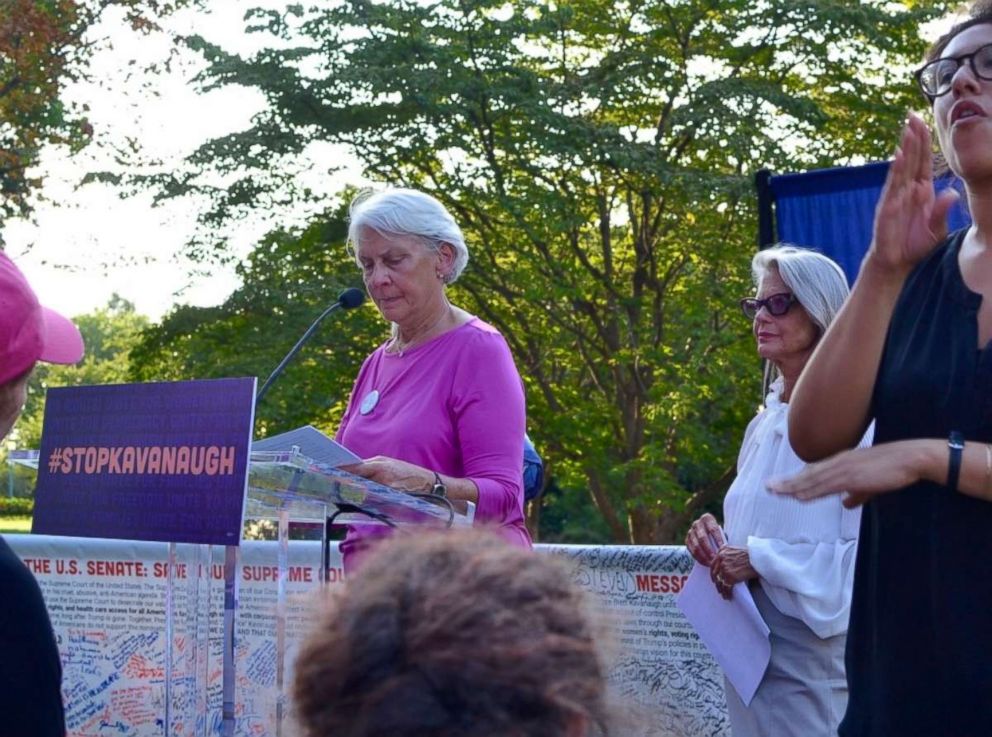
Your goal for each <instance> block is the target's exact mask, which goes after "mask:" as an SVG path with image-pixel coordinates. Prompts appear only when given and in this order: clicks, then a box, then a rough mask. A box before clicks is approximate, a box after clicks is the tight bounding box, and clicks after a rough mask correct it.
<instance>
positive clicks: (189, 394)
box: [31, 378, 255, 545]
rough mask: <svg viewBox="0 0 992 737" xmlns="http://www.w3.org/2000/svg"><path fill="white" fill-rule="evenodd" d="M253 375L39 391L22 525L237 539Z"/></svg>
mask: <svg viewBox="0 0 992 737" xmlns="http://www.w3.org/2000/svg"><path fill="white" fill-rule="evenodd" d="M254 397H255V379H254V378H244V379H213V380H208V381H181V382H174V383H161V384H120V385H108V386H80V387H67V388H57V389H49V390H48V396H47V398H46V401H45V425H44V431H43V433H42V438H41V456H40V458H39V462H38V487H37V490H36V492H35V508H34V523H33V526H32V530H31V531H32V532H33V533H36V534H44V535H72V536H76V537H107V538H119V539H126V540H156V541H160V542H185V543H209V544H214V545H237V544H238V543H239V542H240V539H241V524H242V520H243V517H244V502H245V490H246V487H247V483H248V452H249V447H250V443H251V434H252V422H253V416H254V409H255V401H254Z"/></svg>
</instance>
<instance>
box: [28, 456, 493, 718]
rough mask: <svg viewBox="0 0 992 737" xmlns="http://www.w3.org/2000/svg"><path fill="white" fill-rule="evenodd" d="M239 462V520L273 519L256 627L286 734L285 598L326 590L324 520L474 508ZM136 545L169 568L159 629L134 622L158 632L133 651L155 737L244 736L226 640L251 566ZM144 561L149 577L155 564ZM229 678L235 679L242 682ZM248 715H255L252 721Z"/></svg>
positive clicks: (302, 470)
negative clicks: (264, 633) (314, 539)
mask: <svg viewBox="0 0 992 737" xmlns="http://www.w3.org/2000/svg"><path fill="white" fill-rule="evenodd" d="M11 461H12V462H15V463H17V464H18V465H21V466H25V467H28V468H34V469H37V467H38V465H39V453H38V452H37V451H31V452H25V453H16V454H12V458H11ZM248 461H249V462H248V473H247V485H246V487H245V488H246V492H245V493H244V495H243V501H244V508H245V511H244V519H245V522H246V523H248V524H249V525H250V524H251V523H252V522H255V521H258V520H265V521H266V522H267V523H270V524H271V523H274V524H272V527H273V528H274V529H275V531H276V541H275V542H274V543H265V545H267V546H271V545H275V551H273V552H274V553H275V561H274V563H275V566H274V567H275V571H274V574H275V575H274V578H269V579H268V581H267V583H265V584H264V586H263V588H267V590H268V591H269V592H271V591H272V590H273V589H275V596H274V598H272V599H269V600H268V602H269V603H267V604H266V605H265V616H264V618H263V621H264V622H265V625H264V627H265V629H266V630H269V628H270V627H271V633H272V640H273V643H272V650H273V651H274V653H275V660H274V664H273V665H274V667H273V669H272V670H269V671H268V672H267V679H266V680H265V684H266V685H265V686H264V687H263V691H262V695H263V696H264V699H263V700H264V701H265V702H266V709H265V714H264V719H265V721H266V722H267V723H270V725H271V726H270V727H269V728H268V729H267V730H266V732H267V733H268V734H274V735H279V734H285V733H287V731H288V726H284V722H286V717H287V713H288V709H289V696H288V693H289V687H290V685H291V684H290V683H289V672H288V666H289V665H290V664H291V662H292V660H291V659H292V657H293V650H294V649H295V644H294V642H295V641H294V640H293V639H292V632H293V631H294V630H296V629H299V625H298V624H296V623H295V620H291V617H294V616H296V611H297V608H298V605H299V601H298V600H297V599H296V598H295V596H296V594H294V591H295V592H299V591H300V589H301V588H306V587H312V588H313V590H314V591H316V590H318V587H322V586H327V585H329V584H330V583H332V579H330V578H329V576H328V570H329V564H330V562H331V556H330V551H331V548H330V544H331V543H330V539H329V536H328V520H329V519H331V520H332V521H333V523H334V524H352V523H355V524H380V525H381V524H387V525H388V524H392V525H394V526H396V527H400V528H409V529H411V530H412V529H413V528H418V529H419V528H425V527H426V528H444V527H447V526H453V527H463V526H468V525H471V523H472V516H473V512H474V509H473V508H472V507H471V505H457V504H456V507H455V508H451V509H449V508H448V507H447V506H445V505H439V504H437V503H436V502H432V501H430V500H427V499H422V498H418V497H415V496H411V495H409V494H405V493H402V492H399V491H397V490H395V489H390V488H388V487H385V486H382V485H381V484H376V483H374V482H370V481H367V480H365V479H362V478H360V477H357V476H354V475H352V474H348V473H346V472H344V471H341V470H339V469H337V468H334V467H330V466H326V465H324V464H321V463H318V462H315V461H313V460H312V459H310V458H308V457H306V456H304V455H303V454H302V453H300V452H299V451H297V450H293V449H291V450H290V451H287V452H253V453H250V454H249V458H248ZM459 506H460V508H459ZM296 523H306V524H308V525H313V526H315V527H316V526H319V529H320V537H321V539H322V543H323V544H322V545H321V546H320V548H319V557H320V564H319V568H318V567H317V564H316V563H317V557H318V549H317V546H316V545H314V546H312V547H309V548H308V550H307V552H306V557H305V560H306V561H312V563H310V562H308V563H307V565H313V567H314V568H316V569H317V570H315V571H314V573H315V574H316V575H315V576H314V578H313V580H314V581H317V583H316V584H310V583H303V584H301V582H300V581H299V580H298V579H297V580H295V581H294V579H293V578H292V577H291V570H292V568H293V563H294V560H295V561H296V562H297V563H299V562H300V560H301V558H300V553H299V550H297V551H295V552H292V553H291V551H290V546H289V539H290V530H291V527H292V526H293V525H294V524H296ZM315 536H316V535H315ZM108 542H109V541H108ZM136 544H137V545H140V546H144V548H147V549H148V556H149V557H148V558H146V559H145V560H157V561H161V562H160V563H158V564H157V565H160V566H161V570H162V571H163V572H166V575H165V577H163V578H156V579H151V578H149V579H148V585H149V588H148V589H147V591H148V593H147V594H146V596H147V598H148V602H147V603H148V606H149V608H152V607H153V608H154V609H157V610H158V612H159V613H157V614H156V615H154V616H155V618H157V623H153V622H151V618H146V620H147V621H146V622H143V623H142V624H141V625H140V627H141V628H148V627H149V626H150V627H151V628H152V629H153V630H155V631H153V632H152V635H151V636H150V637H146V636H145V635H142V639H143V641H144V644H143V645H142V646H141V648H140V649H138V650H136V651H135V653H136V657H139V658H140V660H141V662H143V663H147V664H149V667H154V668H156V669H158V672H159V673H160V675H159V676H158V677H157V679H156V684H155V685H154V686H153V689H154V690H153V691H151V692H150V696H149V702H150V703H151V704H153V706H152V708H154V709H155V711H156V712H157V713H158V717H160V718H161V721H160V724H161V725H162V727H163V730H162V732H160V733H159V734H165V735H196V737H200V736H201V735H202V736H203V737H208V735H217V734H224V735H228V734H230V735H233V734H235V732H241V731H243V729H244V726H245V725H244V724H243V723H242V713H241V709H240V706H241V704H243V702H244V699H243V697H242V693H243V692H242V691H241V689H242V688H244V680H243V677H244V676H245V675H246V673H238V672H237V671H238V670H239V669H240V670H242V671H244V670H245V666H244V665H243V664H242V663H241V662H238V663H237V665H236V661H235V653H236V652H237V651H238V650H237V648H238V645H239V642H238V639H237V638H236V636H235V632H236V628H237V631H243V630H242V628H243V627H246V626H248V625H249V624H250V622H251V620H250V619H249V620H246V621H245V622H241V624H240V625H239V624H238V620H239V614H238V601H239V587H240V586H244V587H246V589H247V591H246V592H245V594H246V596H247V597H249V600H250V599H251V597H252V595H253V593H254V591H255V588H254V587H255V586H257V585H258V584H256V583H252V582H246V581H247V579H245V578H244V577H243V572H244V570H245V566H246V565H247V563H248V561H250V560H251V558H250V557H249V558H247V559H246V558H243V557H242V554H243V551H242V548H241V547H240V546H238V545H219V544H213V545H211V544H201V543H187V542H180V543H171V542H170V543H165V544H164V545H162V546H161V547H156V546H157V544H156V543H152V542H143V543H136ZM268 549H269V550H272V548H271V547H269V548H268ZM153 550H155V551H158V552H152V551H153ZM106 559H107V560H111V559H113V560H121V561H125V562H126V561H133V559H134V557H133V556H132V555H131V553H125V554H122V556H121V557H120V558H119V559H118V558H115V557H114V556H112V555H108V556H106ZM146 565H147V567H148V568H149V569H150V567H151V565H152V564H151V563H148V564H146ZM336 573H337V571H335V574H336ZM309 580H310V579H309V576H308V578H307V581H309ZM333 580H334V581H338V582H339V581H340V578H339V576H337V575H335V576H334V579H333ZM153 582H154V586H153V587H152V584H153ZM140 585H145V584H144V583H142V584H140ZM142 605H144V603H143V604H142ZM113 626H114V627H117V628H118V630H115V631H119V630H121V629H126V628H127V625H126V624H124V625H113ZM218 671H220V674H219V675H218ZM237 676H241V677H242V679H241V680H240V681H239V678H238V677H237ZM270 684H271V685H270ZM112 688H113V686H111V690H112ZM110 701H111V699H110V697H109V694H108V703H110ZM219 702H220V703H219ZM254 717H255V718H256V719H257V718H260V715H259V714H257V713H256V714H255V715H254ZM112 721H113V720H112Z"/></svg>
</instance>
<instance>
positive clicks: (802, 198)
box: [762, 162, 971, 283]
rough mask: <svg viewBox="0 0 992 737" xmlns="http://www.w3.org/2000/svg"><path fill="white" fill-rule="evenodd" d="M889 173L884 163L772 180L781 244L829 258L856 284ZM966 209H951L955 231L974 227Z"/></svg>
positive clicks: (944, 182)
mask: <svg viewBox="0 0 992 737" xmlns="http://www.w3.org/2000/svg"><path fill="white" fill-rule="evenodd" d="M888 169H889V164H888V162H881V163H877V164H867V165H865V166H851V167H837V168H834V169H818V170H816V171H811V172H806V173H803V174H783V175H781V176H775V177H771V180H770V187H771V195H772V199H773V200H774V204H775V226H776V233H777V238H778V240H780V241H787V242H789V243H794V244H796V245H798V246H806V247H809V248H816V249H817V250H818V251H820V252H821V253H824V254H826V255H827V256H830V258H832V259H834V260H835V261H836V262H837V263H839V264H840V265H841V268H843V269H844V273H845V274H847V280H848V281H849V282H851V283H853V282H854V278H855V277H856V276H857V275H858V269H859V268H860V266H861V259H862V258H863V257H864V254H865V251H866V250H867V249H868V246H869V244H870V243H871V231H872V222H873V221H874V218H875V204H876V203H877V202H878V196H879V194H880V193H881V191H882V185H883V184H884V182H885V175H886V173H887V172H888ZM948 186H957V188H958V189H959V190H960V185H958V183H957V182H956V180H955V181H953V182H952V181H951V180H950V179H943V180H940V181H938V182H937V183H936V189H937V190H938V191H940V190H942V189H945V188H946V187H948ZM964 204H965V203H964V198H963V197H962V199H961V200H960V201H959V202H958V204H957V205H955V206H954V208H953V209H952V210H951V216H950V228H951V230H955V229H957V228H961V227H963V226H965V225H967V224H968V223H970V222H971V219H970V218H969V216H968V213H967V210H966V209H965V207H964ZM762 245H768V244H762Z"/></svg>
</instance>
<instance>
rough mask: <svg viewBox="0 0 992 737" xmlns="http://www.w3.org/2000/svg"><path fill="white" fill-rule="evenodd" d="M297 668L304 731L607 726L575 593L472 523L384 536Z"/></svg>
mask: <svg viewBox="0 0 992 737" xmlns="http://www.w3.org/2000/svg"><path fill="white" fill-rule="evenodd" d="M295 672H296V676H295V684H294V698H295V708H296V712H297V717H298V719H299V721H300V723H301V725H302V727H303V729H304V731H305V734H306V735H308V737H332V736H333V737H558V736H561V737H564V736H565V735H568V736H569V737H573V736H576V735H581V736H582V737H585V736H586V735H593V734H596V735H604V734H606V733H607V727H606V712H607V708H606V696H605V691H606V686H605V677H604V667H603V664H602V660H601V656H600V653H599V649H598V647H597V645H596V638H595V632H594V631H593V627H592V625H591V619H590V617H589V616H588V615H587V608H586V602H585V596H584V594H583V593H582V592H581V591H580V590H579V589H578V588H577V587H576V586H575V585H574V584H573V583H572V580H571V578H570V576H569V574H568V572H567V570H565V568H564V567H563V566H562V564H560V563H559V562H558V561H557V560H554V559H552V558H551V557H550V556H547V555H540V554H537V553H534V552H531V551H528V550H523V549H520V548H515V547H511V546H509V545H508V544H507V543H505V542H503V541H502V540H500V539H499V538H496V537H495V536H492V535H490V534H488V533H480V532H479V531H478V530H474V531H471V532H466V533H447V534H440V535H439V534H428V535H423V536H417V537H396V538H393V539H391V540H389V541H387V542H385V543H383V544H382V545H381V546H380V547H379V549H377V551H376V552H375V553H374V554H373V556H372V557H371V558H370V559H369V560H368V561H367V562H366V563H365V564H364V565H363V567H362V569H361V571H360V572H359V574H358V575H357V577H355V578H353V579H350V580H349V581H348V582H347V584H346V585H345V588H344V590H343V592H342V593H341V594H339V595H338V596H337V597H336V598H335V599H333V600H332V603H331V605H330V607H329V609H328V611H327V612H326V613H325V615H324V616H323V618H322V621H321V623H320V625H319V626H318V628H317V630H316V631H315V632H314V633H313V634H312V635H311V637H310V638H309V640H308V641H307V642H306V644H305V645H304V647H303V649H302V650H301V652H300V655H299V657H298V659H297V661H296V667H295Z"/></svg>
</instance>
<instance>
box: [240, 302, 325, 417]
mask: <svg viewBox="0 0 992 737" xmlns="http://www.w3.org/2000/svg"><path fill="white" fill-rule="evenodd" d="M339 307H344V305H343V304H342V302H341V300H340V299H339V300H338V301H337V302H335V303H334V304H332V305H331V306H330V307H328V308H327V309H326V310H324V311H323V312H322V313H321V315H320V317H318V318H317V319H316V320H314V322H313V325H311V326H310V327H309V328H307V331H306V332H305V333H303V337H302V338H300V339H299V340H298V341H297V342H296V345H294V346H293V350H291V351H290V352H289V353H287V354H286V357H285V358H284V359H282V361H281V362H280V363H279V365H278V366H276V369H275V371H273V372H272V374H271V375H270V376H269V378H268V379H266V380H265V383H264V384H262V388H261V389H259V390H258V394H256V395H255V404H256V405H257V404H258V403H259V402H261V401H262V397H264V396H265V395H266V393H267V392H268V391H269V387H271V386H272V384H273V382H274V381H275V380H276V379H278V378H279V375H280V374H281V373H282V372H283V369H285V368H286V365H287V364H288V363H289V362H290V361H292V360H293V357H294V356H295V355H296V354H297V353H299V352H300V348H302V347H303V344H304V343H306V342H307V340H309V338H310V336H311V335H313V333H314V331H315V330H316V329H317V328H318V327H319V326H320V323H321V322H322V321H323V319H324V318H325V317H327V316H328V315H330V314H331V313H332V312H334V310H336V309H338V308H339Z"/></svg>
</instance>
